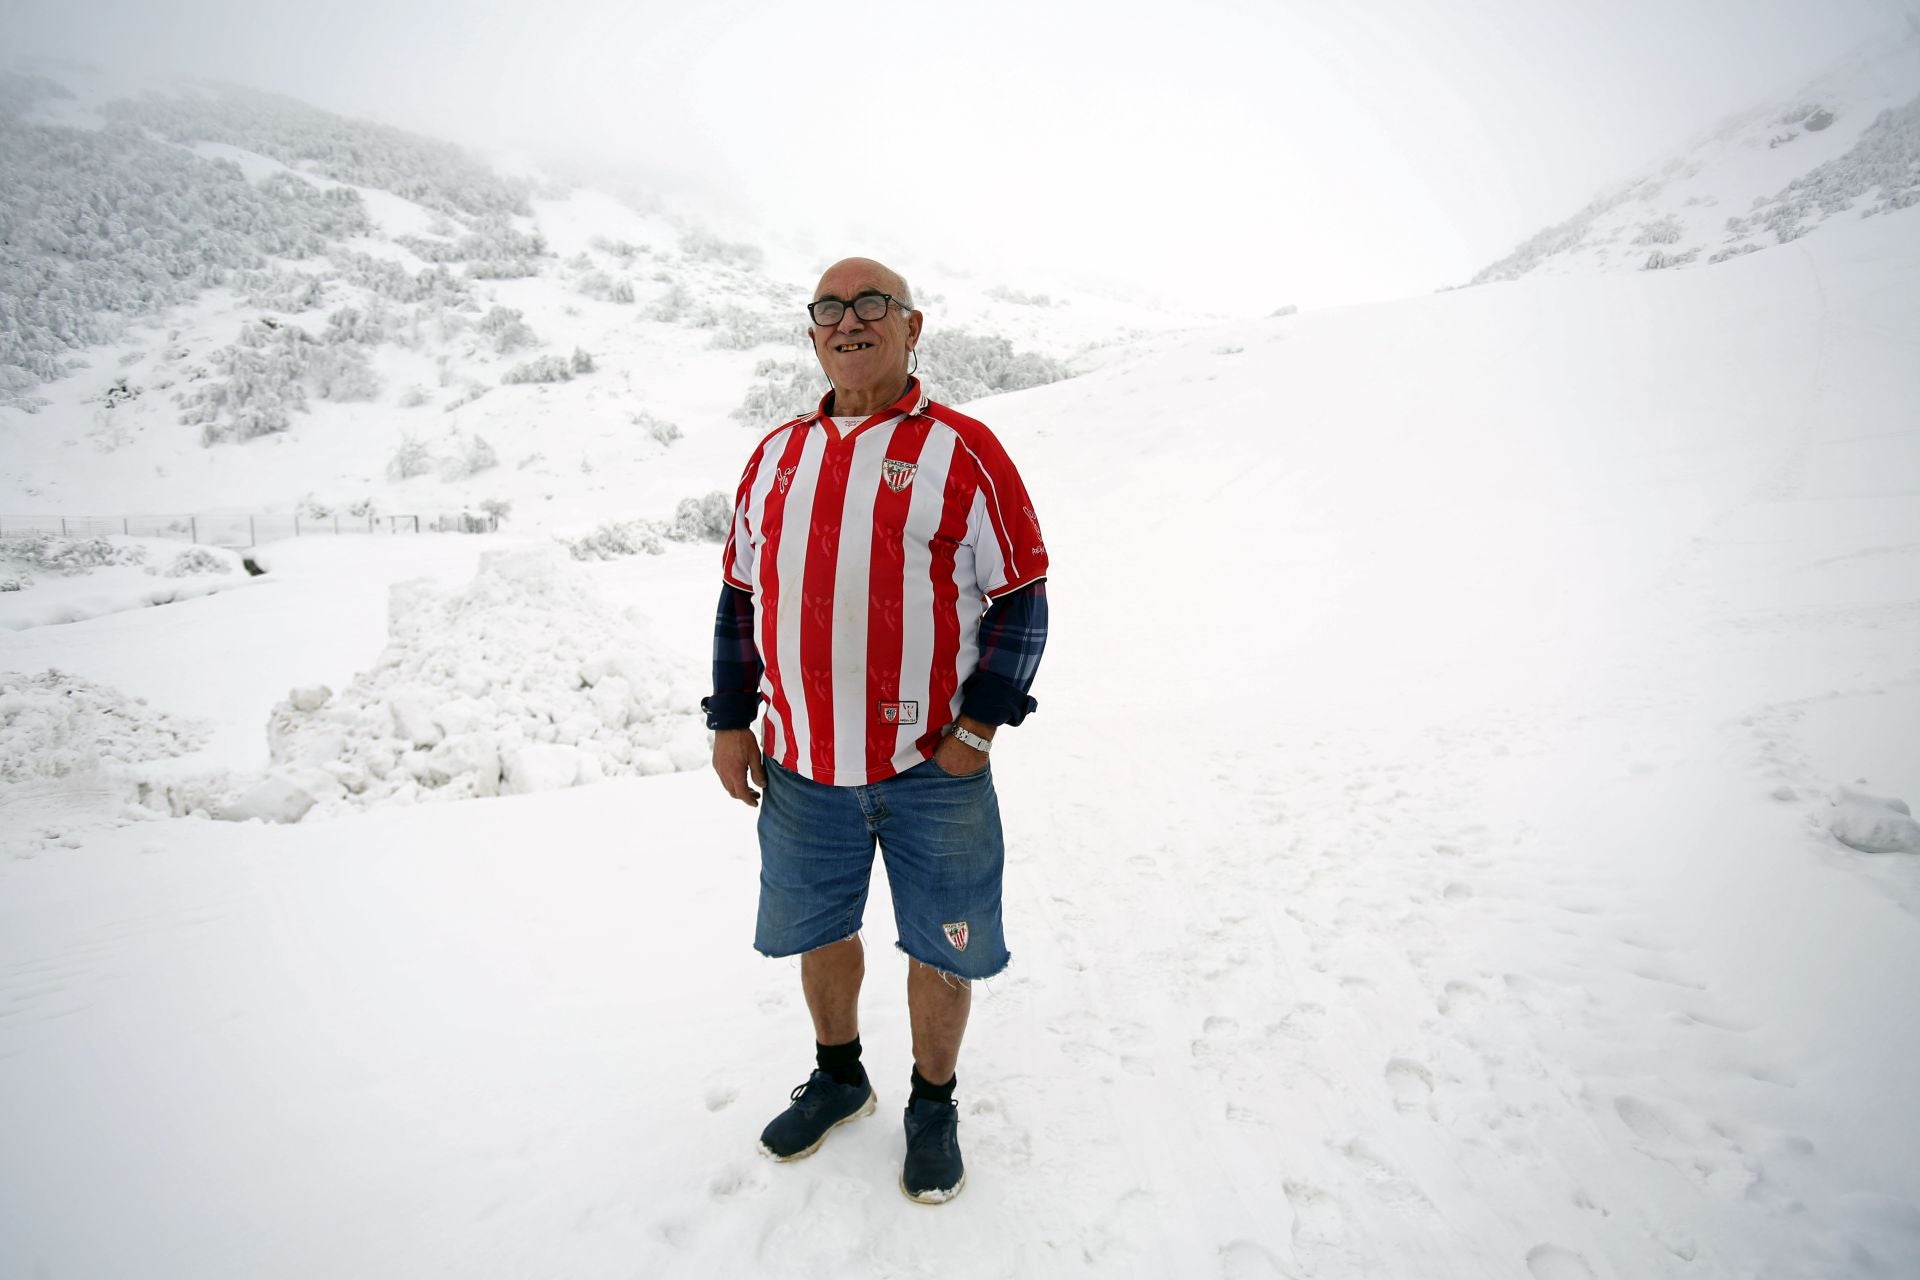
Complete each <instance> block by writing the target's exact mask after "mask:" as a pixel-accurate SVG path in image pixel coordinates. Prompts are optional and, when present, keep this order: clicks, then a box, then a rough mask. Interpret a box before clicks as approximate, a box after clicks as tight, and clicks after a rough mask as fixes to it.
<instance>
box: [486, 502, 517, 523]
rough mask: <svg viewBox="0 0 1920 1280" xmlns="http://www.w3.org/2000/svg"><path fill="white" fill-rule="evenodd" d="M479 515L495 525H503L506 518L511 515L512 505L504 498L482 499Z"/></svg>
mask: <svg viewBox="0 0 1920 1280" xmlns="http://www.w3.org/2000/svg"><path fill="white" fill-rule="evenodd" d="M480 513H481V514H482V515H484V516H486V517H487V519H489V520H491V521H493V522H494V523H495V524H496V525H499V524H505V523H506V520H507V517H508V516H510V515H512V514H513V503H512V502H510V501H508V500H507V499H505V498H482V499H481V500H480Z"/></svg>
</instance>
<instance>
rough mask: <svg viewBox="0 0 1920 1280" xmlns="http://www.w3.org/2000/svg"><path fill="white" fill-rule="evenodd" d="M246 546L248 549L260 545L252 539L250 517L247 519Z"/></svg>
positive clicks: (251, 521) (251, 519)
mask: <svg viewBox="0 0 1920 1280" xmlns="http://www.w3.org/2000/svg"><path fill="white" fill-rule="evenodd" d="M247 545H248V546H250V547H257V546H259V545H260V543H259V542H258V540H256V539H255V537H254V533H253V517H252V516H248V517H247Z"/></svg>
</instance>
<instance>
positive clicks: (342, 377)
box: [178, 318, 380, 444]
mask: <svg viewBox="0 0 1920 1280" xmlns="http://www.w3.org/2000/svg"><path fill="white" fill-rule="evenodd" d="M208 363H209V364H210V365H211V366H212V368H213V370H214V372H216V373H218V374H221V375H223V380H220V381H209V382H203V383H201V384H199V385H198V386H196V387H193V388H192V389H190V390H188V391H186V392H183V393H181V395H180V396H179V397H178V399H179V402H180V405H181V409H182V412H181V414H180V421H181V422H182V423H183V424H185V425H188V426H199V427H200V428H201V439H202V441H203V443H206V444H214V443H217V442H219V441H222V440H235V441H239V440H250V439H253V438H254V437H256V436H262V435H268V434H271V433H273V432H277V431H285V430H286V429H287V428H288V426H289V425H290V424H291V419H290V417H289V415H290V414H291V413H293V412H296V411H299V412H305V410H306V408H307V391H308V389H309V387H311V389H312V390H313V391H314V392H315V393H316V394H317V395H319V396H320V397H321V398H322V399H327V400H371V399H373V398H374V397H375V396H376V395H378V394H379V391H380V384H379V381H378V379H377V378H376V377H375V376H374V373H373V368H372V366H371V365H370V364H369V363H368V361H367V353H366V350H365V348H363V347H361V346H358V345H356V344H355V343H353V342H351V341H349V340H342V341H340V342H338V343H329V344H323V343H320V342H316V341H315V340H314V339H313V338H312V337H310V336H309V335H308V334H307V332H306V330H304V329H302V328H301V327H300V326H298V325H295V324H289V323H286V322H283V321H278V320H274V319H271V318H262V319H260V320H258V321H249V322H248V323H246V324H243V325H241V326H240V336H239V337H238V338H237V339H236V340H235V341H234V342H233V344H232V345H231V346H226V347H222V348H220V349H219V350H218V351H215V352H214V353H213V354H212V355H211V356H209V357H208Z"/></svg>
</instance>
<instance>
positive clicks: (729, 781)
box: [713, 729, 977, 807]
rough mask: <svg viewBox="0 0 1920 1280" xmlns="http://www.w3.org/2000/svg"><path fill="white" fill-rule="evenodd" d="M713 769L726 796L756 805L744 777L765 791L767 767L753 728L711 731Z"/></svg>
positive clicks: (754, 794)
mask: <svg viewBox="0 0 1920 1280" xmlns="http://www.w3.org/2000/svg"><path fill="white" fill-rule="evenodd" d="M976 754H977V753H976ZM713 771H714V772H715V773H717V774H719V775H720V785H721V786H723V787H725V788H726V789H727V794H728V795H730V796H732V797H733V798H734V799H735V800H739V801H741V802H742V803H744V804H746V805H749V806H752V807H758V806H759V804H760V792H758V791H755V790H754V789H753V788H752V787H750V786H748V785H747V779H748V778H752V779H753V781H754V782H756V783H758V784H759V785H760V787H761V788H762V789H763V790H764V789H765V788H766V785H767V769H766V765H765V764H763V763H762V762H761V760H760V744H759V743H758V742H755V741H754V740H753V730H751V729H716V730H714V734H713Z"/></svg>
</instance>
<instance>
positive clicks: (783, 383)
mask: <svg viewBox="0 0 1920 1280" xmlns="http://www.w3.org/2000/svg"><path fill="white" fill-rule="evenodd" d="M826 390H827V381H826V377H825V375H824V374H822V373H821V372H820V366H819V365H817V364H815V363H814V362H813V361H812V360H807V361H804V362H802V361H799V360H783V359H777V358H772V357H769V358H768V359H765V360H762V361H761V362H760V363H759V364H757V365H755V366H754V368H753V381H752V382H751V383H749V384H748V385H747V395H746V398H745V399H744V400H742V401H741V402H740V406H739V407H738V408H736V409H735V410H733V413H732V416H733V417H735V418H738V419H739V420H740V421H741V422H744V423H745V424H746V425H748V426H749V427H753V428H756V429H764V428H767V427H774V426H778V425H779V424H780V423H782V422H785V421H786V420H787V419H788V418H794V417H798V416H799V415H800V414H803V413H806V412H808V411H810V410H811V409H812V408H813V406H814V405H815V404H816V403H818V401H819V399H820V397H821V396H823V395H825V394H826Z"/></svg>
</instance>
